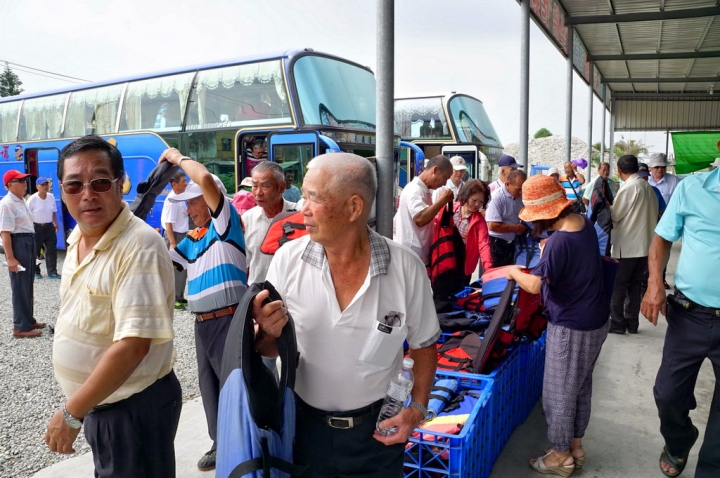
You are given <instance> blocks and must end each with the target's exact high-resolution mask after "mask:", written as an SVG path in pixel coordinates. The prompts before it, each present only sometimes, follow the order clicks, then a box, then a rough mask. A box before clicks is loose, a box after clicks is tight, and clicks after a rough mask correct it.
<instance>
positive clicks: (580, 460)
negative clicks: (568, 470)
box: [570, 445, 585, 470]
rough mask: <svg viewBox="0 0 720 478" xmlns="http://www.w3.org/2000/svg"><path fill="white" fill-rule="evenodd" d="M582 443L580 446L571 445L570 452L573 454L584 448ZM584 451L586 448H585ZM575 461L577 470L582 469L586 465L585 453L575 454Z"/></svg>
mask: <svg viewBox="0 0 720 478" xmlns="http://www.w3.org/2000/svg"><path fill="white" fill-rule="evenodd" d="M582 449H583V447H582V445H578V446H571V447H570V454H572V452H573V451H575V450H582ZM583 451H584V450H583ZM573 461H574V462H575V469H576V470H582V467H583V466H584V465H585V454H583V456H575V455H573Z"/></svg>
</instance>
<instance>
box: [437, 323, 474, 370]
mask: <svg viewBox="0 0 720 478" xmlns="http://www.w3.org/2000/svg"><path fill="white" fill-rule="evenodd" d="M480 345H481V343H480V337H478V335H477V334H476V333H475V332H471V331H469V330H463V331H460V332H455V333H454V334H453V335H451V336H450V337H448V339H447V340H446V341H445V343H443V344H438V345H437V347H438V357H437V368H438V369H444V370H454V371H455V372H468V373H478V372H476V367H475V360H476V359H477V354H478V351H479V350H480Z"/></svg>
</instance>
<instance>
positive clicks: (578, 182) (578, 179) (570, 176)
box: [560, 161, 585, 201]
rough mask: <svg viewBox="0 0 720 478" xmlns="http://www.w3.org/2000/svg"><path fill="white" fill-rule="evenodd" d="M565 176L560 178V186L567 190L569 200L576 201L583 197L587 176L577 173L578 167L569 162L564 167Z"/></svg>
mask: <svg viewBox="0 0 720 478" xmlns="http://www.w3.org/2000/svg"><path fill="white" fill-rule="evenodd" d="M563 167H564V168H565V174H563V175H562V176H560V184H561V185H562V187H563V188H565V195H566V196H567V198H568V199H571V200H573V201H574V200H575V199H577V198H579V197H582V185H583V184H585V176H583V175H582V174H580V173H578V172H577V166H576V165H574V164H573V163H572V162H571V161H567V162H566V163H565V165H564V166H563Z"/></svg>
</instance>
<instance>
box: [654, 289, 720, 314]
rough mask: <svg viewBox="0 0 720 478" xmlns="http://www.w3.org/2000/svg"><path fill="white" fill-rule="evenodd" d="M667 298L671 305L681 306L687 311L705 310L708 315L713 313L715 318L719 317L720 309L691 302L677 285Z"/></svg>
mask: <svg viewBox="0 0 720 478" xmlns="http://www.w3.org/2000/svg"><path fill="white" fill-rule="evenodd" d="M667 300H668V302H670V303H671V304H672V305H675V306H677V307H681V308H683V309H685V310H687V311H690V310H699V311H701V312H705V313H708V314H710V315H714V316H715V317H717V318H720V309H716V308H714V307H705V306H704V305H700V304H698V303H697V302H693V301H692V300H690V299H688V298H687V296H685V294H683V293H682V292H680V291H679V290H678V288H677V287H676V288H675V294H670V295H668V297H667Z"/></svg>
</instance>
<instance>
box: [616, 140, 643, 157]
mask: <svg viewBox="0 0 720 478" xmlns="http://www.w3.org/2000/svg"><path fill="white" fill-rule="evenodd" d="M651 146H652V145H651ZM613 152H614V153H615V154H616V155H618V156H624V155H626V154H632V155H633V156H637V155H638V154H647V152H648V147H647V146H645V145H644V144H643V142H642V141H635V140H634V139H629V140H625V136H621V137H620V141H618V142H616V143H615V148H614V149H613Z"/></svg>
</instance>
